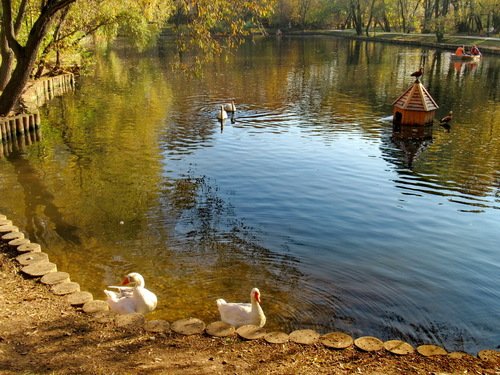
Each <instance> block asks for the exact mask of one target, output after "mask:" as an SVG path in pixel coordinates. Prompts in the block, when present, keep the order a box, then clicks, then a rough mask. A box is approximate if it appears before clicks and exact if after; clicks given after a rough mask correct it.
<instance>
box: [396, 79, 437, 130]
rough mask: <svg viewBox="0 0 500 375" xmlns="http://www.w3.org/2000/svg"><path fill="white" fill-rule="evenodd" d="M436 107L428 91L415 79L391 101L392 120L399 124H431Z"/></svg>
mask: <svg viewBox="0 0 500 375" xmlns="http://www.w3.org/2000/svg"><path fill="white" fill-rule="evenodd" d="M438 108H439V106H438V105H437V104H436V102H435V101H434V99H433V98H432V96H431V95H430V94H429V92H428V91H427V90H426V89H425V87H424V86H423V85H422V84H421V83H420V81H418V80H416V81H415V82H414V83H413V84H412V85H411V86H410V87H409V88H408V89H407V90H406V91H405V92H404V93H403V94H402V95H401V96H399V98H397V99H396V100H395V101H394V103H392V114H393V116H394V117H393V119H394V120H393V121H394V123H396V124H401V125H427V124H432V122H433V120H434V115H435V112H436V109H438Z"/></svg>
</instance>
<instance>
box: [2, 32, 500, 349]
mask: <svg viewBox="0 0 500 375" xmlns="http://www.w3.org/2000/svg"><path fill="white" fill-rule="evenodd" d="M169 57H170V55H169V51H168V46H167V48H166V49H165V50H164V54H162V55H160V57H158V55H157V54H153V55H136V54H134V53H132V52H131V51H130V50H127V49H120V50H118V51H110V52H109V53H108V54H107V55H105V56H99V57H98V58H97V60H96V70H95V75H93V76H91V77H82V79H81V81H80V88H79V89H78V90H77V91H76V92H75V95H72V96H70V97H64V98H62V99H56V100H55V101H53V102H52V103H51V105H50V106H49V107H47V108H45V110H44V137H43V139H41V140H40V142H39V143H38V149H37V150H38V152H35V149H34V148H28V149H26V151H25V154H23V155H15V156H13V157H12V158H11V159H9V160H7V159H6V158H3V159H1V160H0V165H1V168H0V175H1V177H2V178H0V194H1V196H2V200H1V201H0V211H2V213H6V214H8V215H9V217H12V218H13V219H14V220H15V221H16V222H18V223H20V226H21V227H23V228H26V227H29V225H28V224H27V222H32V221H33V220H34V219H33V218H32V217H38V218H39V219H40V220H41V221H43V223H44V231H40V230H39V229H38V228H36V227H34V226H33V227H29V232H30V233H29V236H30V237H31V238H34V237H35V236H40V237H41V241H45V242H43V243H46V244H47V251H48V252H49V253H50V257H51V259H53V260H54V261H55V262H56V263H57V264H58V266H59V268H60V269H62V270H65V271H68V272H70V273H71V275H72V279H74V280H75V281H77V282H79V283H80V284H81V285H82V287H83V288H85V289H87V290H90V291H91V292H93V293H94V295H95V296H96V297H97V298H104V295H103V293H102V290H103V289H104V287H105V286H106V285H108V284H113V283H115V282H116V280H118V279H119V278H120V277H121V276H122V275H123V274H126V273H127V272H130V271H138V272H140V273H141V274H143V275H144V276H145V278H146V280H147V283H148V287H149V288H150V289H151V290H153V291H154V292H155V293H157V295H158V296H159V301H160V302H159V306H158V310H157V311H156V312H154V313H153V314H152V315H151V317H150V318H165V319H167V320H174V319H178V318H184V317H186V316H188V315H192V316H198V317H200V318H203V319H205V320H207V321H210V320H212V319H217V309H216V305H215V300H216V298H221V297H222V298H225V299H227V300H244V299H246V298H247V296H248V291H249V290H250V289H251V288H252V287H254V286H257V287H259V288H260V290H261V292H262V294H263V306H264V309H265V311H266V314H267V316H268V326H269V328H281V329H285V330H291V329H294V328H304V327H312V328H317V329H318V330H320V331H321V332H326V331H329V330H334V329H341V330H345V331H348V332H350V333H352V334H355V335H361V334H364V335H365V334H373V335H376V336H379V337H382V338H387V339H388V338H408V339H409V340H411V341H412V342H413V343H422V342H423V341H425V342H436V343H440V344H443V345H445V346H447V348H448V349H453V350H457V349H460V350H467V351H472V352H474V351H476V350H477V349H478V348H483V347H491V346H492V345H494V343H496V342H498V332H497V330H496V329H495V321H493V320H492V318H491V317H494V316H495V313H496V311H498V309H499V308H500V306H499V305H498V303H499V302H498V301H500V296H499V294H498V293H499V292H498V291H499V290H500V287H499V286H498V278H497V276H496V275H497V273H498V272H497V271H498V267H499V266H500V264H499V262H498V256H497V254H496V248H497V243H498V241H499V240H500V238H499V237H498V236H499V235H498V230H497V226H498V214H497V212H498V207H499V204H498V203H499V201H498V169H499V168H498V165H499V164H498V160H499V159H500V157H499V155H498V153H497V152H496V150H498V149H499V148H498V143H499V142H500V134H499V128H498V126H496V122H495V119H496V117H497V115H498V113H497V112H498V104H497V102H496V101H495V100H496V98H497V97H498V87H495V86H492V85H490V82H491V83H492V84H494V83H495V75H497V74H498V65H499V64H498V60H495V59H493V60H486V59H485V60H484V61H482V62H481V63H480V64H479V65H478V67H477V69H475V71H474V72H473V73H472V74H470V75H469V76H467V77H465V78H462V77H457V76H456V74H455V73H454V70H453V67H450V64H449V59H448V57H447V55H446V54H445V53H441V52H440V53H437V52H431V51H428V50H427V49H417V48H406V47H405V48H401V47H394V46H389V45H381V44H376V43H361V42H359V41H358V42H354V41H352V42H351V41H344V40H338V39H332V38H310V39H294V38H290V37H286V36H285V37H283V38H282V39H281V40H280V41H279V43H276V41H275V39H274V38H272V40H261V41H258V40H257V41H256V42H255V44H251V45H247V46H244V47H243V48H242V49H241V50H239V51H238V52H235V53H234V54H233V55H231V56H228V58H227V59H228V60H229V64H228V63H227V61H226V60H225V59H221V60H220V61H216V62H214V63H213V64H211V65H210V66H208V67H206V69H205V71H204V72H203V73H204V75H203V77H201V78H194V77H192V76H187V75H183V74H177V73H174V72H172V70H171V69H170V68H169V66H168V58H169ZM420 64H425V71H426V73H425V75H424V78H423V79H424V82H425V83H426V87H428V90H429V92H430V93H431V95H432V96H433V98H435V99H436V101H437V102H438V104H439V105H440V109H439V111H442V112H441V113H438V114H437V115H436V116H437V117H438V118H440V117H442V116H444V114H446V113H448V112H449V110H453V112H454V120H453V124H452V129H451V131H450V132H448V131H447V130H446V129H444V128H441V127H439V126H438V125H435V126H433V127H432V128H431V129H430V130H425V129H424V128H422V129H418V130H416V132H412V133H411V134H406V133H405V132H406V131H407V130H408V129H399V130H397V131H395V130H393V128H392V125H391V123H390V121H389V122H387V121H379V120H380V119H381V118H384V117H386V116H388V115H389V114H390V113H391V108H390V105H391V103H392V101H393V100H394V98H395V97H397V96H398V95H399V94H400V93H401V90H402V89H404V88H405V87H407V86H408V85H409V84H410V83H411V81H412V79H411V77H410V73H411V72H413V71H414V70H416V69H417V68H418V66H419V65H420ZM221 82H222V84H221ZM478 86H480V87H484V89H482V90H477V87H478ZM227 98H234V100H235V103H236V105H237V107H238V111H237V113H236V115H235V118H234V122H233V121H226V122H225V123H224V124H223V126H221V124H220V123H219V122H218V121H217V119H216V108H217V105H220V103H221V102H224V101H226V99H227ZM228 120H229V119H228ZM420 130H422V131H424V134H420V133H419V131H420ZM425 131H428V133H425ZM21 159H25V161H23V160H21ZM16 164H17V165H16ZM18 172H21V173H22V174H23V175H24V176H23V177H22V178H25V179H28V178H32V179H33V181H35V183H33V184H30V187H28V186H27V185H28V182H27V180H25V181H18ZM19 185H24V188H23V189H12V188H11V187H12V186H19ZM29 189H32V190H29ZM25 194H30V195H33V197H32V198H29V199H31V201H27V200H25V198H24V195H25ZM26 207H28V211H29V212H27V213H26ZM61 225H62V226H61ZM74 228H76V229H74ZM72 236H76V238H74V237H72ZM78 241H79V242H78Z"/></svg>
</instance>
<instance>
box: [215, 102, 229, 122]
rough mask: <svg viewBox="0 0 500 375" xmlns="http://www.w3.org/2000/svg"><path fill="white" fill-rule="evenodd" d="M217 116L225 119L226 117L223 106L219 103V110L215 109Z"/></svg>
mask: <svg viewBox="0 0 500 375" xmlns="http://www.w3.org/2000/svg"><path fill="white" fill-rule="evenodd" d="M217 118H218V119H219V120H225V119H227V113H226V111H225V110H224V106H223V105H222V104H221V106H220V109H219V111H217Z"/></svg>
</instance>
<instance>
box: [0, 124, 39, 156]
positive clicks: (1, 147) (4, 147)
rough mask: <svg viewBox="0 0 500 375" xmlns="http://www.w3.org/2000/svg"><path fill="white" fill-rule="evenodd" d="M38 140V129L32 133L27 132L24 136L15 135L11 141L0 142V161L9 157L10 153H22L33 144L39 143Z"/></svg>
mask: <svg viewBox="0 0 500 375" xmlns="http://www.w3.org/2000/svg"><path fill="white" fill-rule="evenodd" d="M40 139H41V132H40V129H39V128H36V129H35V130H34V131H29V132H25V133H24V134H21V135H17V137H16V138H15V139H13V140H12V141H8V142H1V141H0V159H2V158H4V157H9V156H10V155H11V154H12V153H17V152H23V151H24V150H25V149H26V148H27V147H29V146H31V145H32V144H33V143H35V142H38V141H40Z"/></svg>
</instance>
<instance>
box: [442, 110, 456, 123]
mask: <svg viewBox="0 0 500 375" xmlns="http://www.w3.org/2000/svg"><path fill="white" fill-rule="evenodd" d="M452 119H453V111H450V113H448V115H447V116H444V117H443V118H442V119H441V120H439V122H440V123H441V124H447V123H449V122H450V121H451V120H452Z"/></svg>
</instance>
